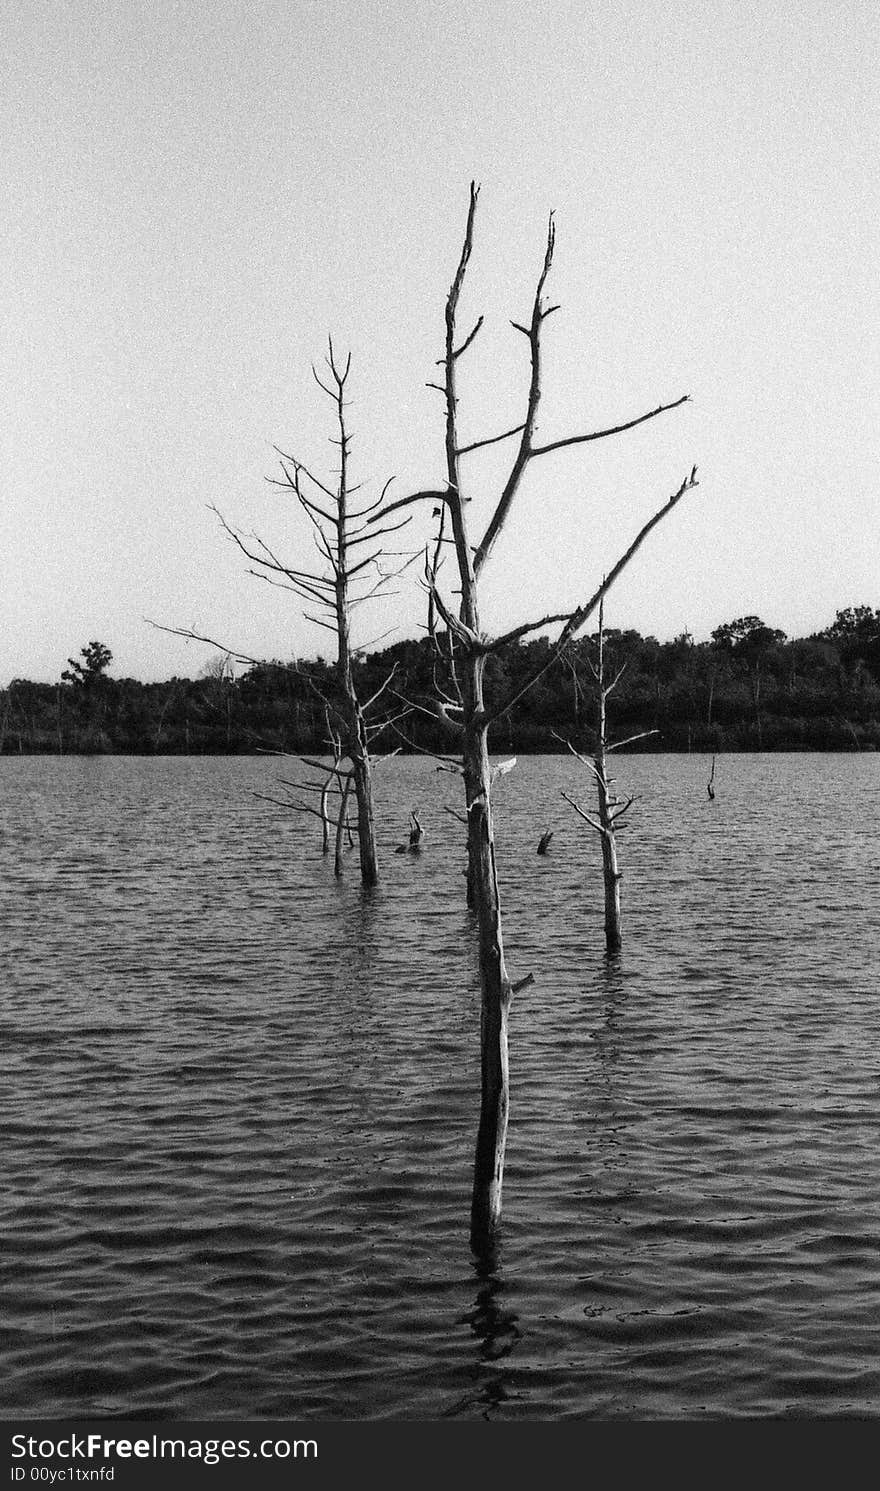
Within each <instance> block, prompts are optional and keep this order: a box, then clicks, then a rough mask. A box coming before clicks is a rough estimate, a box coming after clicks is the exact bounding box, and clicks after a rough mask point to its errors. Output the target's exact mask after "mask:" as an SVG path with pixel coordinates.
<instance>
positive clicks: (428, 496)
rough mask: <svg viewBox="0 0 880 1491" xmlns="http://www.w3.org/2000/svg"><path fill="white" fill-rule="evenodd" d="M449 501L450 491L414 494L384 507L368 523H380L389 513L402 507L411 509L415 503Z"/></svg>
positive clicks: (399, 498)
mask: <svg viewBox="0 0 880 1491" xmlns="http://www.w3.org/2000/svg"><path fill="white" fill-rule="evenodd" d="M448 501H449V492H448V491H444V492H438V491H427V492H413V494H412V496H410V497H398V498H397V500H396V502H389V503H388V504H387V506H386V507H383V508H382V509H381V510H380V511H379V512H377V513H375V514H374V515H373V517H371V518H368V519H367V522H368V523H378V521H379V519H380V518H387V517H388V514H389V513H393V512H396V511H397V509H398V508H400V507H410V506H411V505H412V503H414V502H448Z"/></svg>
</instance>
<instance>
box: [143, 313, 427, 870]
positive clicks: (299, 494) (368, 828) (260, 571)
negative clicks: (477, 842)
mask: <svg viewBox="0 0 880 1491" xmlns="http://www.w3.org/2000/svg"><path fill="white" fill-rule="evenodd" d="M328 346H329V350H328V354H327V369H328V371H329V383H325V382H324V381H323V379H322V378H321V377H319V375H318V372H317V370H316V369H315V368H314V367H313V368H312V373H313V375H314V378H315V381H316V383H317V384H318V386H319V388H321V389H322V390H323V392H324V393H325V394H326V395H327V396H328V398H329V399H331V401H332V403H333V406H334V417H335V427H336V431H337V433H336V435H335V436H331V443H332V444H333V445H335V446H336V447H337V449H338V451H339V466H338V467H337V469H336V472H335V483H334V484H333V485H332V486H331V485H329V484H328V483H327V482H325V481H323V480H322V479H321V478H320V477H318V476H316V475H315V474H314V472H313V471H311V470H310V469H309V467H308V466H306V465H305V463H304V462H303V461H301V460H299V458H298V457H297V456H294V455H290V454H287V453H286V452H284V451H282V450H280V449H278V448H277V447H276V449H277V450H278V456H279V458H280V464H281V471H282V476H281V477H270V478H269V480H270V481H271V482H272V484H273V485H274V486H277V487H281V488H283V489H284V490H285V491H288V492H290V493H292V494H293V496H294V497H295V498H296V501H297V503H298V504H299V507H300V509H301V510H302V512H303V513H304V514H305V516H306V518H307V519H308V521H309V523H310V524H311V527H312V529H313V538H314V541H315V545H316V548H317V550H318V554H319V556H320V561H321V563H322V566H323V567H322V568H319V569H309V568H305V567H300V566H294V565H292V564H287V563H285V562H284V561H283V560H281V559H279V557H278V556H277V554H276V553H275V552H274V551H273V549H271V548H270V547H269V545H268V544H267V543H265V542H264V540H263V539H261V538H260V537H259V536H257V535H252V536H249V537H245V536H244V535H242V534H241V533H240V532H238V531H237V530H236V529H234V528H232V527H231V526H230V524H229V523H227V521H226V519H225V518H224V517H223V515H222V513H220V512H219V511H218V510H217V509H216V508H214V511H215V512H216V513H217V517H218V518H219V520H220V522H221V524H222V526H223V528H224V530H225V532H226V533H227V534H228V535H229V537H230V538H231V539H232V540H233V541H234V543H235V544H236V545H237V546H238V548H239V549H240V550H241V552H242V553H243V554H244V555H245V557H246V558H247V559H249V560H250V561H251V563H252V564H254V565H256V566H257V568H256V569H254V570H251V572H250V573H251V574H253V575H256V577H257V578H258V579H261V580H265V581H267V582H268V583H269V584H272V585H277V586H280V587H281V588H282V589H284V590H288V591H291V592H292V593H293V594H294V595H295V596H297V598H298V599H299V600H302V601H305V602H306V604H307V605H308V606H310V607H311V610H309V611H304V612H303V615H304V616H305V618H306V620H307V621H312V622H314V623H315V625H316V626H319V627H321V628H323V630H325V631H328V632H330V633H331V634H332V636H333V638H334V652H335V658H334V663H333V668H332V681H333V682H334V683H335V690H334V691H332V692H327V691H325V689H324V688H322V687H320V686H319V684H318V683H317V681H316V680H315V678H314V676H313V670H309V669H308V668H307V667H305V666H303V668H302V669H301V672H302V674H303V676H304V678H305V679H306V681H307V683H308V685H309V687H310V688H311V689H312V690H313V692H314V693H315V694H316V696H317V697H318V698H319V699H320V700H321V703H322V705H323V707H324V710H325V717H326V719H327V733H328V737H329V738H328V748H330V749H332V753H333V764H332V766H329V767H328V766H327V765H326V764H325V763H322V762H320V761H315V760H313V759H311V758H309V757H305V756H303V757H300V759H301V760H302V761H303V763H304V764H305V765H306V766H308V767H309V768H310V769H311V770H315V771H317V772H318V773H319V774H321V775H322V779H321V780H319V781H314V780H311V779H309V780H301V781H298V782H291V781H284V782H282V785H283V786H284V787H286V788H290V789H291V790H293V791H294V792H295V793H296V794H297V796H296V797H294V798H290V799H287V800H279V799H278V798H274V797H268V796H266V794H263V793H257V794H256V795H257V796H258V797H261V798H263V800H265V801H268V802H273V803H275V804H276V805H278V806H281V807H284V808H287V809H290V810H291V811H294V812H299V813H309V814H314V815H315V816H316V817H319V818H321V820H322V824H323V829H324V832H323V847H324V848H325V850H326V849H327V848H328V843H329V841H328V828H329V826H330V824H331V822H332V826H333V827H334V828H335V829H336V859H335V867H336V873H337V874H340V873H341V866H342V859H341V846H342V836H343V832H344V831H347V830H348V819H347V808H348V799H349V793H350V792H351V790H352V789H353V791H354V796H355V801H356V803H357V823H356V826H355V832H356V834H357V841H358V851H359V857H360V870H361V879H362V880H363V883H364V885H375V884H376V882H377V880H378V877H379V863H378V855H377V851H376V829H375V821H374V813H373V765H374V760H375V758H374V757H373V755H372V754H371V743H372V741H373V740H374V739H375V738H376V737H377V736H378V735H379V734H380V733H381V732H382V731H383V730H385V729H386V727H387V726H388V724H389V722H390V720H391V719H399V718H400V717H401V713H402V712H401V711H397V713H396V714H393V715H392V716H385V717H377V713H376V707H377V705H378V703H379V700H380V698H381V697H382V695H383V694H384V693H385V691H386V689H387V688H388V685H389V684H390V682H391V680H392V678H393V676H394V671H395V670H394V668H393V667H392V669H391V670H390V672H389V673H388V675H387V677H386V678H385V679H384V680H383V681H382V683H381V684H380V685H379V687H378V688H375V689H374V690H373V692H372V693H371V695H370V696H369V698H367V699H366V700H363V701H362V700H361V699H360V697H359V693H358V688H357V681H356V658H357V654H358V653H359V652H360V651H362V648H355V646H354V644H353V642H352V625H353V618H354V616H355V613H356V612H357V611H358V609H359V608H360V607H361V606H363V605H365V604H366V603H367V602H368V601H371V600H374V599H376V598H377V597H378V596H380V595H382V596H387V595H389V594H390V593H391V592H390V591H389V589H388V586H389V584H390V582H391V581H392V580H394V579H395V578H397V576H398V575H399V574H400V573H401V572H402V570H403V569H405V568H406V565H407V564H409V563H411V562H412V560H411V557H410V558H409V559H407V560H406V561H405V563H403V564H399V565H397V566H396V567H392V568H391V569H386V568H384V567H383V565H382V563H381V561H382V559H383V557H385V555H386V553H387V551H386V550H385V549H384V548H383V545H382V542H381V540H382V539H383V538H384V537H385V536H386V535H387V534H389V533H396V532H398V531H399V530H400V529H401V528H404V527H406V525H407V523H409V521H410V519H409V518H408V517H407V518H404V519H402V520H397V521H395V522H393V523H385V524H383V525H382V526H381V527H379V528H374V527H372V526H370V520H371V518H372V517H374V516H375V515H376V513H377V511H378V510H379V509H380V508H381V507H382V504H383V502H384V499H385V492H386V491H387V485H388V484H386V486H385V488H384V489H383V491H382V493H381V494H380V496H379V497H378V498H376V500H375V501H374V502H370V503H366V504H362V505H358V504H356V503H355V502H353V500H352V499H353V498H354V495H355V493H356V492H357V491H359V490H360V487H359V485H352V483H351V479H350V473H349V466H350V453H351V437H350V435H349V433H348V429H347V422H346V409H347V400H346V386H347V383H348V378H349V374H350V371H351V354H350V353H349V355H348V357H347V358H346V361H345V364H344V366H343V365H341V364H340V363H339V362H337V359H336V355H335V352H334V349H333V342H332V340H330V341H329V344H328ZM363 546H366V547H363ZM169 630H174V631H175V632H177V634H178V635H181V636H185V637H191V638H195V639H196V640H198V641H203V642H211V644H212V645H213V646H215V647H216V646H220V645H221V644H219V643H216V642H214V641H213V639H212V638H209V637H203V636H200V635H199V634H198V633H195V632H192V631H181V630H180V629H178V628H169ZM376 640H381V639H376ZM368 645H370V646H372V645H373V643H370V644H368ZM224 650H228V649H224ZM232 656H234V657H235V658H236V659H237V660H239V661H247V662H254V661H255V660H254V659H253V658H243V657H242V655H241V654H239V653H233V654H232ZM404 712H405V711H404ZM331 722H332V724H331ZM346 761H347V762H348V763H349V764H348V765H346V764H345V763H346ZM331 788H336V789H337V791H338V795H339V798H340V802H339V806H338V813H337V817H336V819H335V820H330V819H329V818H328V812H327V809H328V796H329V792H330V789H331ZM309 793H315V794H318V795H319V798H320V807H315V806H314V805H313V804H311V803H308V802H305V801H303V798H302V795H303V794H306V795H307V794H309Z"/></svg>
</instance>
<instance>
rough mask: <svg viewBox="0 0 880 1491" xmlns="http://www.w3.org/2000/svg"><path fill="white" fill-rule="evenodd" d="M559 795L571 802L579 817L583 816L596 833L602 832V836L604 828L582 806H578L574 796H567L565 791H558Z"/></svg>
mask: <svg viewBox="0 0 880 1491" xmlns="http://www.w3.org/2000/svg"><path fill="white" fill-rule="evenodd" d="M559 796H560V797H564V798H565V801H566V802H567V803H570V804H571V806H572V807H573V808H574V810H575V812H576V813H577V815H578V817H579V818H583V820H584V822H585V823H589V825H590V827H591V828H594V829H595V830H596V833H597V834H602V835H603V836H604V834H605V830H604V828H603V827H602V825H601V823H599V821H598V819H596V818H593V817H592V816H591V814H590V813H585V812H584V810H583V808H582V807H579V806H578V804H577V803H576V802H575V800H574V798H573V797H569V795H568V793H567V792H560V794H559Z"/></svg>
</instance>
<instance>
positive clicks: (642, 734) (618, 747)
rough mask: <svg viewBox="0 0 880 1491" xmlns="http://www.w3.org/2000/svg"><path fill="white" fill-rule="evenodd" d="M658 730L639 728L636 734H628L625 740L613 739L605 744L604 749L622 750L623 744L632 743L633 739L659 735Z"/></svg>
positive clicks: (644, 738) (645, 738)
mask: <svg viewBox="0 0 880 1491" xmlns="http://www.w3.org/2000/svg"><path fill="white" fill-rule="evenodd" d="M659 734H660V731H659V730H640V731H639V734H638V735H628V736H627V737H626V740H615V741H613V742H612V743H610V744H609V745H606V747H605V749H606V751H622V750H623V747H624V746H627V745H632V743H633V741H635V740H647V738H648V736H649V735H659Z"/></svg>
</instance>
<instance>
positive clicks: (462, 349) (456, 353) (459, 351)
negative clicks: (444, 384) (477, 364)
mask: <svg viewBox="0 0 880 1491" xmlns="http://www.w3.org/2000/svg"><path fill="white" fill-rule="evenodd" d="M482 324H483V317H482V316H480V318H479V320H478V321H477V324H476V326H475V327H474V329H473V331H472V332H471V333H470V336H467V337H465V339H464V341H463V342H462V344H461V346H460V347H458V348H456V350H455V351H454V352H453V354H452V355H453V357H455V358H458V357H461V354H462V353H463V352H466V351H467V349H468V347H469V346H470V344H471V342H472V341H473V339H474V337H475V336H476V334H477V332H478V331H479V329H480V327H481V326H482ZM434 386H435V387H436V384H435V385H434ZM443 392H444V393H445V392H446V389H445V388H444V389H443Z"/></svg>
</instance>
